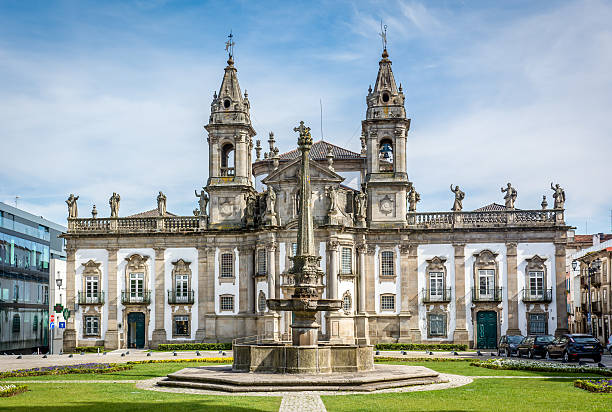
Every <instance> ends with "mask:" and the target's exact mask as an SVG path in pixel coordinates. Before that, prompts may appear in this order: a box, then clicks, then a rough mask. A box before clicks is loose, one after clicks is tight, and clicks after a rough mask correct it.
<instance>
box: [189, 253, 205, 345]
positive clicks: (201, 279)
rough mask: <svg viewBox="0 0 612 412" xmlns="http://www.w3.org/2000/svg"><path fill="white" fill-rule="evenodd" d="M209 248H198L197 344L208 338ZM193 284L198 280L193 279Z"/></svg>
mask: <svg viewBox="0 0 612 412" xmlns="http://www.w3.org/2000/svg"><path fill="white" fill-rule="evenodd" d="M206 252H207V248H205V247H202V246H198V279H197V282H198V296H197V302H198V319H197V323H198V329H197V330H196V334H195V338H196V341H197V342H201V341H203V340H204V338H205V337H206V322H205V318H206V301H207V298H206V295H207V286H208V285H207V284H206V281H207V276H206V273H207V267H206V264H207V261H208V256H207V253H206ZM191 281H192V282H195V281H196V279H192V280H191ZM192 322H194V323H195V319H192Z"/></svg>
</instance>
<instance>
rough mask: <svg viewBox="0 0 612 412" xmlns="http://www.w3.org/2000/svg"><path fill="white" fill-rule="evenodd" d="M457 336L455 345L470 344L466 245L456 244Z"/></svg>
mask: <svg viewBox="0 0 612 412" xmlns="http://www.w3.org/2000/svg"><path fill="white" fill-rule="evenodd" d="M453 247H454V248H455V290H454V293H455V334H454V336H453V342H454V343H463V344H466V345H467V344H468V343H469V342H468V341H469V338H468V331H467V325H466V306H465V305H466V300H465V296H466V292H465V244H463V243H455V244H453Z"/></svg>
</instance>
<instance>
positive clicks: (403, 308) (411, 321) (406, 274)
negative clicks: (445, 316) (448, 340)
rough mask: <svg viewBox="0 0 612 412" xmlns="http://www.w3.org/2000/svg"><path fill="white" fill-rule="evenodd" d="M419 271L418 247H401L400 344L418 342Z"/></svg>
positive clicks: (405, 245)
mask: <svg viewBox="0 0 612 412" xmlns="http://www.w3.org/2000/svg"><path fill="white" fill-rule="evenodd" d="M418 286H419V285H418V270H417V246H416V245H415V244H402V245H400V302H399V304H400V314H399V323H400V333H399V342H400V343H407V342H418V341H420V339H421V332H420V331H419V324H418V318H419V290H418V289H419V288H418Z"/></svg>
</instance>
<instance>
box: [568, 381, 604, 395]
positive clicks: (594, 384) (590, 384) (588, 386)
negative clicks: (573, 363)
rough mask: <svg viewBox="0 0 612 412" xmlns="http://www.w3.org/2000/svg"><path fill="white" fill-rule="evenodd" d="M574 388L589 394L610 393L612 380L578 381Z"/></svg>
mask: <svg viewBox="0 0 612 412" xmlns="http://www.w3.org/2000/svg"><path fill="white" fill-rule="evenodd" d="M574 386H575V387H576V388H580V389H584V390H585V391H589V392H598V393H612V379H578V380H577V381H574Z"/></svg>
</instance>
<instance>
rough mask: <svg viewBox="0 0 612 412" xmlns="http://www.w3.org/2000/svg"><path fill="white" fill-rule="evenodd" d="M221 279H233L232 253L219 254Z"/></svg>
mask: <svg viewBox="0 0 612 412" xmlns="http://www.w3.org/2000/svg"><path fill="white" fill-rule="evenodd" d="M221 277H222V278H233V277H234V254H233V253H223V254H221Z"/></svg>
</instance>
